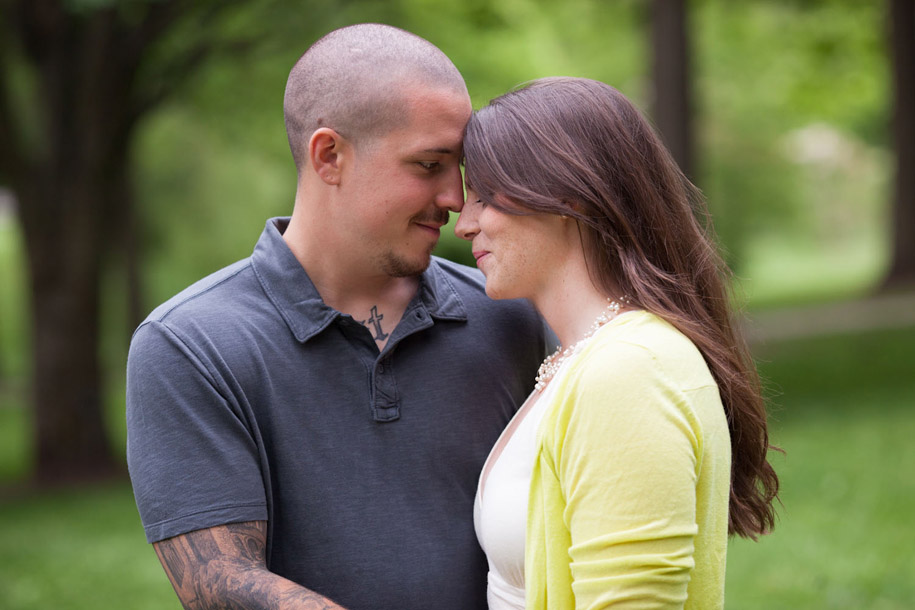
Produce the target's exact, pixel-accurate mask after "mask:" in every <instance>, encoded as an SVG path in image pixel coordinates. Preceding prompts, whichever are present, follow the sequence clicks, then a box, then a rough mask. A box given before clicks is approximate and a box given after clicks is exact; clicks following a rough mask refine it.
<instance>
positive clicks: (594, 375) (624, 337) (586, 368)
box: [577, 310, 715, 389]
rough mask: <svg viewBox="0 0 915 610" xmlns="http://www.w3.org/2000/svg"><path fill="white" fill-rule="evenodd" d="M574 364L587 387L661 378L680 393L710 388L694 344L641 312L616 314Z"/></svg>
mask: <svg viewBox="0 0 915 610" xmlns="http://www.w3.org/2000/svg"><path fill="white" fill-rule="evenodd" d="M577 364H578V368H579V370H580V374H581V378H582V379H583V380H585V381H588V382H595V381H598V382H600V381H603V382H604V383H606V382H611V383H618V382H620V381H626V382H634V383H644V382H647V381H648V380H649V379H652V378H661V379H663V380H665V381H667V382H669V383H672V384H674V385H676V386H678V387H680V388H681V389H689V388H695V387H701V386H705V385H711V384H714V383H715V382H714V378H713V377H712V375H711V372H710V371H709V369H708V365H707V364H706V363H705V359H704V358H703V357H702V353H701V352H700V351H699V349H698V348H697V347H696V346H695V344H693V342H692V341H691V340H690V339H689V338H688V337H687V336H686V335H684V334H683V333H682V332H681V331H680V330H678V329H677V328H676V327H675V326H673V325H672V324H670V323H669V322H667V321H666V320H664V319H663V318H661V317H660V316H657V315H655V314H653V313H651V312H647V311H643V310H639V311H632V312H628V313H625V314H622V315H620V316H619V317H618V318H617V319H615V320H613V321H611V322H610V323H609V324H607V325H605V326H604V327H602V328H601V329H600V330H599V331H598V332H597V333H595V335H594V339H593V340H592V341H591V342H590V344H589V345H588V346H587V347H586V348H585V350H583V352H582V354H581V358H580V360H579V361H578V363H577Z"/></svg>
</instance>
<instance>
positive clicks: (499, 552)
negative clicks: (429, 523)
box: [473, 358, 571, 610]
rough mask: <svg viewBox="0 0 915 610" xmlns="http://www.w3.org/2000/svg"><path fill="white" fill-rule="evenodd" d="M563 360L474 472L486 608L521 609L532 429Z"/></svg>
mask: <svg viewBox="0 0 915 610" xmlns="http://www.w3.org/2000/svg"><path fill="white" fill-rule="evenodd" d="M570 359H571V358H568V359H566V362H563V364H562V366H561V367H560V370H559V371H557V372H556V375H555V376H554V378H553V380H552V381H551V382H550V384H549V385H547V387H546V388H544V390H543V392H542V393H540V392H533V393H531V395H530V396H528V398H527V400H526V401H525V402H524V404H523V405H522V406H521V408H520V409H518V412H517V413H515V416H514V417H513V418H512V420H511V421H510V422H509V423H508V426H506V428H505V430H503V431H502V435H501V436H500V437H499V440H498V441H497V442H496V444H495V446H494V447H493V449H492V451H491V452H490V453H489V457H488V458H486V463H485V464H484V465H483V472H482V473H480V482H479V485H478V486H477V495H476V498H475V500H474V503H473V525H474V529H475V530H476V533H477V540H479V542H480V546H481V547H483V551H484V552H485V553H486V560H487V562H488V563H489V575H488V582H489V587H488V590H487V594H486V596H487V601H488V602H489V610H524V538H525V533H526V526H527V498H528V493H529V490H530V484H531V472H532V470H533V467H534V458H535V457H536V450H537V429H538V428H539V427H540V422H541V420H542V419H543V413H544V410H545V409H546V405H548V404H550V394H551V393H552V391H553V389H554V388H555V387H556V386H557V385H559V384H557V383H556V381H557V378H558V377H559V376H560V375H561V373H562V372H563V371H564V370H566V364H567V363H568V361H569V360H570Z"/></svg>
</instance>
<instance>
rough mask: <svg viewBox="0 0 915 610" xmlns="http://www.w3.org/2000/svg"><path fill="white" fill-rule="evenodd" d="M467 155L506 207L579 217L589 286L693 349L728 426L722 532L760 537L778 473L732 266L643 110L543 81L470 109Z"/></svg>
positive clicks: (468, 165) (598, 89) (615, 97)
mask: <svg viewBox="0 0 915 610" xmlns="http://www.w3.org/2000/svg"><path fill="white" fill-rule="evenodd" d="M464 163H465V176H466V178H467V182H468V185H469V186H471V187H472V188H473V189H474V191H476V193H477V194H478V195H479V196H480V197H481V198H482V199H483V200H484V201H486V202H487V203H489V204H491V205H494V206H496V207H497V208H499V209H501V210H503V211H505V212H507V213H513V214H517V213H545V214H561V215H565V216H572V217H574V218H576V219H577V220H578V221H579V226H580V227H581V232H582V243H583V244H584V249H585V257H586V260H587V262H588V267H589V270H590V272H591V275H592V279H593V280H594V282H595V284H596V285H597V286H598V287H599V288H601V289H602V290H603V291H604V292H605V294H607V295H611V294H613V292H612V291H613V287H614V286H617V287H618V290H620V291H621V292H622V293H623V294H626V295H628V296H629V297H630V298H631V299H632V301H633V302H634V303H635V304H637V305H638V306H640V307H642V308H644V309H646V310H648V311H650V312H653V313H655V314H657V315H658V316H660V317H662V318H664V319H665V320H667V321H668V322H670V323H671V324H673V325H674V326H676V327H677V328H678V329H679V330H680V331H681V332H682V333H683V334H685V335H686V336H687V337H689V338H690V339H691V340H692V341H693V343H694V344H695V345H696V346H697V347H698V348H699V350H700V351H701V353H702V355H703V357H704V358H705V361H706V363H707V364H708V366H709V369H710V370H711V372H712V375H713V376H714V378H715V380H716V381H717V383H718V387H719V391H720V393H721V399H722V402H723V403H724V409H725V414H726V416H727V421H728V427H729V429H730V435H731V450H732V451H731V492H730V503H729V514H728V517H729V518H728V532H729V533H730V534H737V535H739V536H744V537H749V538H754V539H755V538H756V537H757V536H758V535H760V534H765V533H768V532H769V531H770V530H771V529H772V528H773V526H774V525H775V509H774V507H773V500H774V499H776V498H777V496H778V476H777V475H776V473H775V470H774V469H773V468H772V466H771V465H770V464H769V462H768V460H767V455H768V451H769V449H770V448H773V447H771V446H770V444H769V436H768V432H767V429H766V408H765V403H764V400H763V398H762V392H761V387H760V381H759V376H758V374H757V371H756V366H755V364H754V362H753V360H752V358H751V357H750V353H749V350H748V348H747V345H746V342H745V341H744V339H743V338H742V337H741V335H740V333H739V332H738V328H737V326H736V324H735V320H734V318H733V313H732V307H731V302H730V299H729V288H730V286H731V275H730V270H729V269H728V268H727V266H726V265H725V263H724V261H723V260H722V258H721V256H720V255H719V254H718V250H717V247H716V246H715V239H714V233H713V230H712V228H711V221H710V218H709V215H708V212H707V210H706V207H705V202H704V199H703V198H702V196H701V194H700V193H699V191H698V189H696V187H695V186H693V185H692V184H691V183H690V181H689V180H688V179H687V178H686V177H685V176H684V175H683V173H682V172H681V171H680V169H679V167H678V166H677V164H676V162H675V161H674V160H673V158H672V157H671V156H670V153H669V152H668V151H667V149H666V148H665V147H664V145H663V144H662V143H661V141H660V139H659V138H658V137H657V135H656V134H655V132H654V131H653V129H652V128H651V126H650V125H649V123H648V122H647V121H646V119H645V118H644V117H643V116H642V115H641V113H640V112H639V111H638V110H637V109H636V108H635V106H633V104H632V103H631V102H630V101H629V100H628V99H626V97H625V96H624V95H623V94H621V93H620V92H619V91H617V90H616V89H614V88H613V87H611V86H609V85H606V84H604V83H601V82H598V81H593V80H588V79H581V78H567V77H556V78H547V79H541V80H537V81H534V82H532V83H530V84H528V85H526V86H524V87H523V88H521V89H517V90H515V91H511V92H509V93H507V94H505V95H503V96H501V97H499V98H496V99H495V100H493V101H492V102H491V103H490V105H489V106H487V107H485V108H483V109H482V110H480V111H478V112H476V113H475V114H474V116H473V117H472V118H471V120H470V122H469V123H468V125H467V128H466V132H465V138H464ZM500 200H501V201H503V203H500ZM506 200H507V201H508V202H511V204H512V205H511V206H510V207H509V206H505V205H504V202H505V201H506ZM516 206H520V207H521V208H522V211H519V209H518V207H516Z"/></svg>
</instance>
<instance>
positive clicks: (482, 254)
mask: <svg viewBox="0 0 915 610" xmlns="http://www.w3.org/2000/svg"><path fill="white" fill-rule="evenodd" d="M487 256H489V251H488V250H474V251H473V257H474V258H475V259H477V267H479V266H480V261H482V260H483V259H484V258H486V257H487Z"/></svg>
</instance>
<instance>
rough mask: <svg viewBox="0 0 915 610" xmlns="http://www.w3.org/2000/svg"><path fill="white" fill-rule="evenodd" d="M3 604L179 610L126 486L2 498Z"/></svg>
mask: <svg viewBox="0 0 915 610" xmlns="http://www.w3.org/2000/svg"><path fill="white" fill-rule="evenodd" d="M0 607H2V608H5V609H6V610H26V609H35V610H38V609H42V610H44V609H47V608H56V609H58V610H70V609H72V610H82V609H86V610H88V609H93V610H105V609H109V608H110V609H112V610H154V609H156V610H168V609H174V610H180V608H181V605H180V604H179V603H178V600H177V598H176V597H175V595H174V593H173V592H172V589H171V585H170V584H169V583H168V580H167V579H166V577H165V573H164V572H163V571H162V568H161V567H160V566H159V561H158V559H156V555H155V552H154V551H153V549H152V547H151V546H149V545H147V544H146V541H145V539H144V537H143V530H142V528H141V526H140V518H139V516H138V515H137V510H136V507H135V505H134V503H133V495H132V494H131V491H130V487H129V486H128V485H127V484H126V483H124V484H120V485H115V486H111V487H95V488H91V489H81V490H73V491H69V492H55V493H47V494H38V495H28V496H23V497H20V498H18V499H12V500H10V499H7V500H5V501H3V502H2V503H0Z"/></svg>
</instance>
